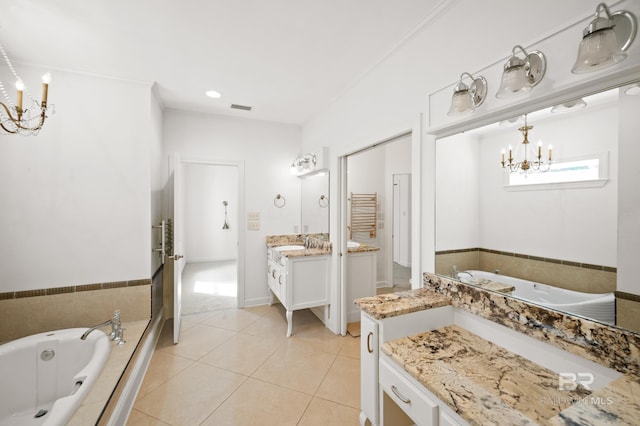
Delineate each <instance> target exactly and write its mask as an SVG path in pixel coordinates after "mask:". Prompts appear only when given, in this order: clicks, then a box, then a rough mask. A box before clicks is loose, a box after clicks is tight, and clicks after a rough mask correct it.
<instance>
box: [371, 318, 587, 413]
mask: <svg viewBox="0 0 640 426" xmlns="http://www.w3.org/2000/svg"><path fill="white" fill-rule="evenodd" d="M382 351H383V352H384V353H385V354H387V355H389V356H390V357H391V359H392V360H393V361H395V362H396V363H398V364H399V365H400V366H401V367H402V368H403V369H404V370H405V371H407V372H408V373H409V374H410V375H411V376H412V377H414V378H415V379H416V380H417V381H418V382H419V383H421V384H422V385H423V386H425V387H426V388H427V389H428V390H429V391H431V392H432V393H433V394H434V395H435V396H437V397H438V398H439V399H440V400H442V401H443V402H445V403H446V404H447V405H449V407H451V408H452V409H453V410H454V411H455V412H456V413H457V414H459V415H460V416H461V417H463V418H464V419H465V420H467V421H468V422H469V423H471V424H479V425H484V424H510V425H527V424H547V423H549V421H550V420H551V419H552V418H554V417H555V416H557V415H558V414H560V413H561V412H562V411H563V410H564V409H566V408H568V407H570V406H571V405H572V404H573V403H574V401H577V400H581V399H582V398H584V397H585V396H588V395H589V394H590V393H591V391H589V390H587V389H585V388H583V387H581V386H579V387H577V388H576V389H575V390H559V389H558V374H557V373H555V372H553V371H551V370H549V369H547V368H544V367H542V366H540V365H538V364H536V363H534V362H532V361H529V360H527V359H525V358H523V357H521V356H519V355H517V354H514V353H512V352H510V351H508V350H506V349H503V348H501V347H500V346H497V345H495V344H493V343H491V342H489V341H487V340H485V339H482V338H480V337H478V336H476V335H475V334H472V333H470V332H468V331H467V330H465V329H463V328H460V327H458V326H456V325H451V326H447V327H443V328H440V329H437V330H433V331H429V332H425V333H420V334H418V335H414V336H410V337H404V338H401V339H398V340H394V341H390V342H386V343H384V344H383V345H382Z"/></svg>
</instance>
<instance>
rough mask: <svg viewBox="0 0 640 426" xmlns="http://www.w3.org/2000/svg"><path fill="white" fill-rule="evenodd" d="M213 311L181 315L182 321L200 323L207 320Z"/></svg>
mask: <svg viewBox="0 0 640 426" xmlns="http://www.w3.org/2000/svg"><path fill="white" fill-rule="evenodd" d="M214 313H215V312H201V313H197V314H188V315H184V314H183V315H182V316H181V319H182V322H185V323H187V324H202V323H203V322H205V321H206V320H208V319H209V318H210V317H211V316H212V315H213V314H214Z"/></svg>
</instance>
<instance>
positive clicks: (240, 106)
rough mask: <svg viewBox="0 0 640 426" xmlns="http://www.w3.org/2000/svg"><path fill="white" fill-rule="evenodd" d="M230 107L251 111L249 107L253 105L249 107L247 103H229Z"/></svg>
mask: <svg viewBox="0 0 640 426" xmlns="http://www.w3.org/2000/svg"><path fill="white" fill-rule="evenodd" d="M231 108H233V109H241V110H244V111H251V108H253V107H250V106H247V105H238V104H231Z"/></svg>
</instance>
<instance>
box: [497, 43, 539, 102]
mask: <svg viewBox="0 0 640 426" xmlns="http://www.w3.org/2000/svg"><path fill="white" fill-rule="evenodd" d="M518 49H519V50H520V51H521V52H522V54H523V55H524V58H519V57H517V56H516V51H517V50H518ZM546 71H547V59H546V58H545V56H544V54H543V53H542V52H540V51H537V50H534V51H532V52H530V53H527V51H526V50H524V48H523V47H522V46H515V47H514V48H513V49H512V50H511V58H509V60H508V61H507V63H506V64H504V71H503V73H502V81H501V83H500V88H499V89H498V93H496V97H497V98H500V99H505V98H511V97H513V96H517V95H520V94H522V93H526V92H529V91H530V90H531V89H532V88H533V87H535V86H536V85H537V84H538V83H540V81H542V78H543V77H544V74H545V72H546Z"/></svg>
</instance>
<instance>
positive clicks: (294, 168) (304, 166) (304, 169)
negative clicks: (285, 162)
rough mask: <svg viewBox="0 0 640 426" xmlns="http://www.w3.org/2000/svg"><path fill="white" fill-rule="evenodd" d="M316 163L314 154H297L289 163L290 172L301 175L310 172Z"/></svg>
mask: <svg viewBox="0 0 640 426" xmlns="http://www.w3.org/2000/svg"><path fill="white" fill-rule="evenodd" d="M316 165H317V157H316V155H315V154H304V155H300V156H298V158H296V159H295V160H293V163H292V164H291V170H290V172H291V174H292V175H295V176H301V175H303V174H306V173H309V172H312V171H313V170H314V169H315V168H316Z"/></svg>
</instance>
